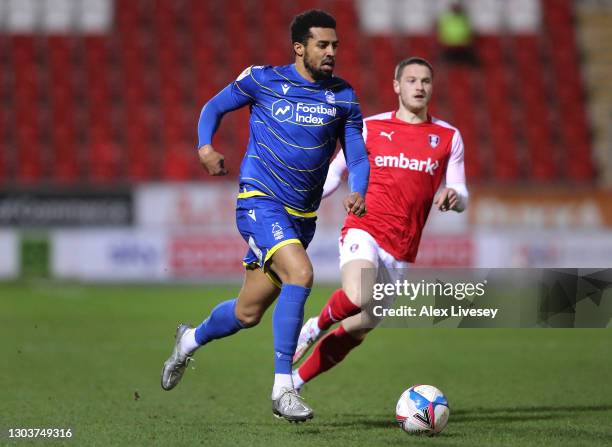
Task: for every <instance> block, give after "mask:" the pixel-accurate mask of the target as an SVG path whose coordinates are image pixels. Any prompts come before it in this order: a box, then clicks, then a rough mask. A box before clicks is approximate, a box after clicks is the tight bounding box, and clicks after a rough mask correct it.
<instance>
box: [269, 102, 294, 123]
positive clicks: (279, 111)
mask: <svg viewBox="0 0 612 447" xmlns="http://www.w3.org/2000/svg"><path fill="white" fill-rule="evenodd" d="M292 116H293V104H291V103H290V102H289V101H287V100H286V99H279V100H278V101H275V102H274V103H273V104H272V117H273V118H274V119H275V120H276V121H280V122H281V123H282V122H284V121H287V120H290V119H291V117H292Z"/></svg>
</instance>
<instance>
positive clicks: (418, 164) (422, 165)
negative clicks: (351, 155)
mask: <svg viewBox="0 0 612 447" xmlns="http://www.w3.org/2000/svg"><path fill="white" fill-rule="evenodd" d="M374 164H376V166H378V167H379V168H383V167H384V168H400V169H409V170H411V171H419V172H425V173H427V174H429V175H434V171H435V170H436V169H438V167H439V166H440V163H438V161H437V160H436V161H433V160H432V159H431V158H430V157H427V160H419V159H416V158H408V157H406V156H405V155H404V154H403V153H400V154H399V157H397V156H395V155H377V156H376V157H375V158H374Z"/></svg>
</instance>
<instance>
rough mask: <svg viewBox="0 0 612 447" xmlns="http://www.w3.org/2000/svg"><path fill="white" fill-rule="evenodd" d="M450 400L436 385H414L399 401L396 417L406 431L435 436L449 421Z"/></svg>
mask: <svg viewBox="0 0 612 447" xmlns="http://www.w3.org/2000/svg"><path fill="white" fill-rule="evenodd" d="M449 414H450V409H449V407H448V400H447V399H446V397H444V394H442V391H440V390H439V389H438V388H436V387H435V386H431V385H414V386H411V387H410V388H408V389H407V390H406V391H404V392H403V393H402V395H401V396H400V398H399V400H398V401H397V407H396V409H395V419H396V420H397V423H398V424H399V426H400V427H401V428H402V430H404V431H405V432H406V433H412V434H419V435H429V436H434V435H437V434H438V433H440V432H441V431H442V430H443V429H444V427H446V424H447V423H448V416H449Z"/></svg>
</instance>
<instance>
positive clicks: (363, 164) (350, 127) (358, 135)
mask: <svg viewBox="0 0 612 447" xmlns="http://www.w3.org/2000/svg"><path fill="white" fill-rule="evenodd" d="M362 132H363V117H362V115H361V108H360V107H359V102H357V97H356V95H355V91H354V90H352V89H351V102H350V104H349V109H348V112H347V116H346V119H345V122H344V129H343V131H342V135H341V139H340V143H341V145H342V148H343V150H344V156H345V159H346V165H347V168H348V172H349V174H348V183H349V189H350V190H351V192H358V193H359V194H361V196H362V197H365V195H366V191H367V189H368V180H369V177H370V163H369V162H368V153H367V150H366V146H365V143H364V141H363V135H362Z"/></svg>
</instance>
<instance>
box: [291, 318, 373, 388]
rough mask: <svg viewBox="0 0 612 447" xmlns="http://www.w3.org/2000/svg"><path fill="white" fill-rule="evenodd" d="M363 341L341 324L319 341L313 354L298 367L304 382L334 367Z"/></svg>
mask: <svg viewBox="0 0 612 447" xmlns="http://www.w3.org/2000/svg"><path fill="white" fill-rule="evenodd" d="M362 341H363V340H360V339H357V338H354V337H353V336H352V335H350V334H348V333H347V332H346V331H345V330H344V327H342V326H340V327H339V328H338V329H336V330H335V331H333V332H330V333H329V334H327V335H326V336H325V337H323V338H322V339H321V340H320V341H319V342H318V343H317V345H316V346H315V348H314V350H313V351H312V354H310V356H309V357H308V358H307V359H306V361H304V363H302V365H301V366H300V368H299V369H298V373H299V374H300V377H301V378H302V380H304V382H308V381H309V380H311V379H313V378H315V377H316V376H318V375H319V374H321V373H323V372H325V371H327V370H328V369H331V368H333V367H334V366H335V365H336V364H337V363H340V362H341V361H342V359H344V357H346V355H347V354H348V353H349V352H351V350H352V349H353V348H355V347H357V346H359V345H360V344H361V342H362Z"/></svg>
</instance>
